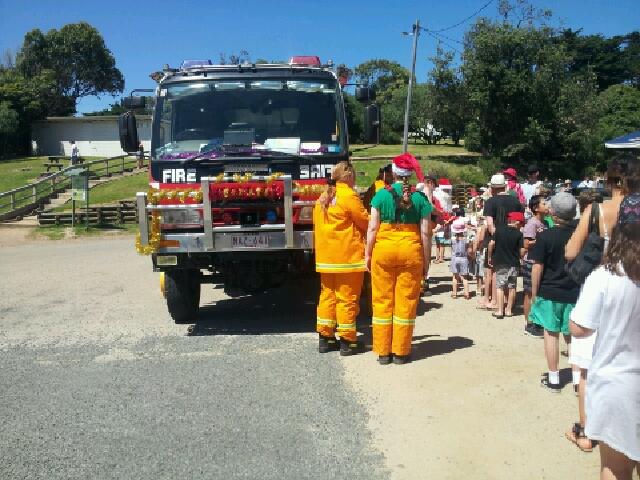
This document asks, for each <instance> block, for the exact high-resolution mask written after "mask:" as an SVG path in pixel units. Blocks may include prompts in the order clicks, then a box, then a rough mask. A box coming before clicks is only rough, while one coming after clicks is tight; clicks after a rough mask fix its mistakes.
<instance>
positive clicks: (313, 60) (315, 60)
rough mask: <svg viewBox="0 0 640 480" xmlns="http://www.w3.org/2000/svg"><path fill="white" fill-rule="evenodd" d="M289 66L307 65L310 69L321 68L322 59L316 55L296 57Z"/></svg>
mask: <svg viewBox="0 0 640 480" xmlns="http://www.w3.org/2000/svg"><path fill="white" fill-rule="evenodd" d="M289 65H307V66H310V67H319V66H320V65H321V63H320V57H318V56H316V55H296V56H295V57H291V58H290V59H289Z"/></svg>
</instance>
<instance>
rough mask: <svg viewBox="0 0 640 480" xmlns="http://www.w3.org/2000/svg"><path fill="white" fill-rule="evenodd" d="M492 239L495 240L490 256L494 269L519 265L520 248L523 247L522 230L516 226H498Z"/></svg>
mask: <svg viewBox="0 0 640 480" xmlns="http://www.w3.org/2000/svg"><path fill="white" fill-rule="evenodd" d="M493 240H494V241H495V242H496V246H495V248H494V250H493V256H492V260H493V267H494V269H498V268H509V267H516V268H517V267H519V266H520V249H521V248H523V247H524V238H523V237H522V232H521V231H520V230H518V229H517V228H513V227H509V226H499V227H497V228H496V233H495V235H494V236H493Z"/></svg>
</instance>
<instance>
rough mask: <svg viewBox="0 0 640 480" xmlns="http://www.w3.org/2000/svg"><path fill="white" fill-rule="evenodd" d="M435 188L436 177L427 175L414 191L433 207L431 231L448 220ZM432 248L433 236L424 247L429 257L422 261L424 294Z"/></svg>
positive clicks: (427, 282) (427, 287) (427, 288)
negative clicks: (436, 195) (420, 193)
mask: <svg viewBox="0 0 640 480" xmlns="http://www.w3.org/2000/svg"><path fill="white" fill-rule="evenodd" d="M436 188H438V180H437V179H436V177H434V176H432V175H427V176H426V177H424V183H418V184H417V185H416V190H417V191H419V192H422V193H423V194H424V196H425V197H427V200H429V203H430V204H431V205H432V206H433V211H432V212H431V228H432V229H435V228H436V225H437V224H438V222H441V221H445V220H446V219H448V215H445V213H444V212H443V210H442V205H440V202H439V201H438V199H437V198H436V197H435V195H434V192H435V189H436ZM432 247H433V236H432V235H430V236H429V239H428V241H427V245H426V247H425V248H426V250H427V251H428V252H429V255H427V256H426V257H425V259H424V261H425V265H424V280H423V290H424V292H425V294H428V293H429V283H430V282H431V280H430V278H429V268H430V267H431V251H432Z"/></svg>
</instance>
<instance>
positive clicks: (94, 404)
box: [0, 229, 599, 480]
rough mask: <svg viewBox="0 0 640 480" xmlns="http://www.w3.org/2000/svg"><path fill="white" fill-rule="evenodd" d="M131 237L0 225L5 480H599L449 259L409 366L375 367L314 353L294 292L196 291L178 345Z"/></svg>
mask: <svg viewBox="0 0 640 480" xmlns="http://www.w3.org/2000/svg"><path fill="white" fill-rule="evenodd" d="M132 243H133V241H132V239H131V238H125V239H109V240H105V239H82V240H65V241H55V242H54V241H44V242H33V241H29V240H28V239H27V238H24V234H22V233H15V232H14V233H13V234H11V233H8V232H7V230H1V229H0V246H2V248H1V249H0V275H1V276H2V278H3V280H4V284H3V286H4V289H3V294H2V297H0V392H2V402H0V422H1V423H0V428H1V431H2V432H3V434H2V435H1V436H0V478H2V479H4V478H176V477H178V476H183V477H185V478H255V479H257V478H279V479H282V478H295V479H300V478H338V477H343V476H345V477H350V478H367V479H370V478H371V479H374V478H392V479H394V480H403V479H407V480H409V479H418V478H427V477H428V478H438V479H459V478H473V479H492V480H493V479H505V480H507V479H509V480H510V479H519V480H520V479H532V480H538V479H543V478H547V479H556V478H595V477H596V476H597V472H598V470H599V458H598V453H597V451H596V452H595V453H592V454H585V453H582V452H580V451H579V450H578V449H577V448H576V447H575V446H573V445H571V444H570V443H569V442H568V441H567V440H566V439H565V438H564V432H565V430H567V429H568V428H569V427H570V426H571V424H572V423H573V422H574V421H576V419H577V413H578V412H577V399H576V398H575V396H574V395H573V391H572V389H571V386H570V385H569V386H568V387H566V388H565V389H564V390H563V391H562V393H561V394H559V395H554V394H552V393H549V392H547V391H544V390H543V389H541V388H540V387H539V378H540V374H541V373H542V372H543V371H545V370H546V364H545V361H544V355H543V347H542V341H541V340H539V339H534V338H531V337H527V336H525V335H523V333H522V329H523V325H524V324H523V318H522V316H518V317H514V318H509V319H507V318H505V319H503V320H497V319H495V318H493V317H491V315H490V314H489V313H488V312H484V311H479V310H476V309H475V299H474V300H471V301H465V300H463V299H457V300H453V299H451V298H450V295H449V293H450V279H449V274H448V271H447V265H436V266H434V268H433V273H432V274H433V276H434V277H436V278H437V279H439V280H440V283H439V284H438V285H437V286H436V287H435V288H434V289H433V291H434V294H433V295H432V296H429V297H425V298H424V299H423V300H424V301H423V303H422V304H421V305H420V307H419V317H418V319H417V322H416V330H415V334H414V347H413V356H414V361H413V363H411V364H408V365H404V366H397V365H390V366H384V367H383V366H379V365H378V364H377V363H376V361H375V356H374V355H373V354H372V353H370V352H369V353H366V354H364V355H359V356H357V357H350V358H347V359H344V358H340V357H339V356H338V355H337V354H329V355H322V356H321V355H318V354H317V353H315V347H316V339H315V338H316V337H315V335H314V334H313V333H311V332H313V330H314V318H315V312H314V305H315V300H316V299H315V291H314V287H313V285H312V284H309V283H304V282H302V283H300V282H294V283H295V284H294V285H290V286H288V287H284V288H282V289H279V290H276V291H272V292H270V293H267V294H264V295H259V296H255V297H245V298H236V299H231V298H228V297H225V296H224V295H223V294H222V291H221V290H219V289H218V290H217V289H213V288H211V287H210V286H206V287H204V288H203V298H202V303H201V305H202V307H201V317H200V323H199V326H198V328H197V329H196V331H195V335H193V336H186V332H187V327H186V326H176V325H173V324H172V323H171V320H170V319H169V317H168V314H167V312H166V308H165V305H164V300H163V299H162V297H161V295H160V292H159V289H158V284H157V282H158V279H157V275H156V274H154V273H153V272H151V269H150V261H149V259H148V258H145V257H140V256H137V255H136V254H135V253H134V249H133V245H132ZM292 298H293V299H295V301H294V302H292V301H291V299H292ZM360 330H361V332H362V333H363V334H364V336H363V338H364V339H365V341H367V342H368V343H370V328H369V325H368V321H367V320H366V319H362V321H361V322H360ZM561 368H563V376H564V378H565V379H567V378H568V376H569V375H570V374H569V372H568V370H567V364H566V358H564V357H563V358H562V360H561Z"/></svg>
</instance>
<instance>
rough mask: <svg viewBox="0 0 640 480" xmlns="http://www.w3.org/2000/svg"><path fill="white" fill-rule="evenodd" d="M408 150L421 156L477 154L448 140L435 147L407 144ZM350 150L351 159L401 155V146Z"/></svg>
mask: <svg viewBox="0 0 640 480" xmlns="http://www.w3.org/2000/svg"><path fill="white" fill-rule="evenodd" d="M408 149H409V152H410V153H412V154H414V155H421V156H434V157H448V156H478V154H477V153H474V152H469V151H468V150H466V149H465V148H464V146H463V145H458V146H456V145H454V144H453V142H451V141H450V140H447V141H443V142H440V143H438V144H437V145H426V144H423V143H418V144H414V143H412V142H409V148H408ZM350 150H351V151H352V153H353V155H352V156H353V157H374V156H378V155H400V154H401V153H402V145H351V146H350Z"/></svg>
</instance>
